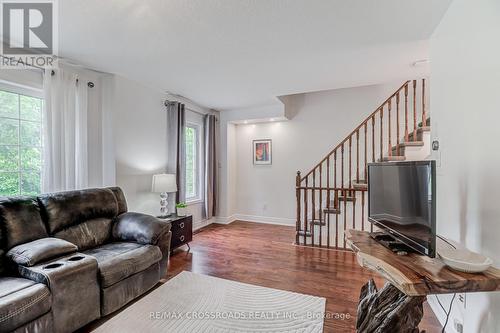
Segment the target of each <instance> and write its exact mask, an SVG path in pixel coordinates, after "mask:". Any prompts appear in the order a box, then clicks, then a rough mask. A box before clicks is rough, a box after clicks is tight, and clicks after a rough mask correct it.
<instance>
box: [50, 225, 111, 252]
mask: <svg viewBox="0 0 500 333" xmlns="http://www.w3.org/2000/svg"><path fill="white" fill-rule="evenodd" d="M112 223H113V221H112V220H111V219H107V218H98V219H92V220H88V221H86V222H83V223H80V224H77V225H74V226H72V227H69V228H66V229H64V230H61V231H59V232H56V233H55V234H54V237H57V238H62V239H64V240H67V241H68V242H70V243H73V244H75V245H76V246H78V249H79V250H80V251H84V250H87V249H90V248H94V247H96V246H99V245H102V244H104V243H105V242H107V241H109V239H110V238H111V228H112Z"/></svg>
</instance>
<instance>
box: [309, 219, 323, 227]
mask: <svg viewBox="0 0 500 333" xmlns="http://www.w3.org/2000/svg"><path fill="white" fill-rule="evenodd" d="M309 223H310V224H312V225H319V226H325V225H326V222H325V221H323V220H321V221H320V220H313V221H309Z"/></svg>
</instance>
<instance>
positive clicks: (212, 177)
mask: <svg viewBox="0 0 500 333" xmlns="http://www.w3.org/2000/svg"><path fill="white" fill-rule="evenodd" d="M216 126H217V124H216V118H215V116H214V115H206V116H205V119H204V126H203V127H204V129H205V140H204V142H205V160H204V162H205V163H204V167H205V168H204V173H203V178H204V198H203V202H204V209H203V216H204V218H206V219H209V218H212V217H213V216H214V215H216V214H217V144H216V142H217V141H216V133H217V131H216Z"/></svg>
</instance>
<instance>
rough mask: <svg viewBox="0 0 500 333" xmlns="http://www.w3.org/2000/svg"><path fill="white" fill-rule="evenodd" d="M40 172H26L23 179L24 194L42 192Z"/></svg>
mask: <svg viewBox="0 0 500 333" xmlns="http://www.w3.org/2000/svg"><path fill="white" fill-rule="evenodd" d="M40 184H41V182H40V173H38V172H24V173H22V180H21V193H22V194H23V195H36V194H39V193H40Z"/></svg>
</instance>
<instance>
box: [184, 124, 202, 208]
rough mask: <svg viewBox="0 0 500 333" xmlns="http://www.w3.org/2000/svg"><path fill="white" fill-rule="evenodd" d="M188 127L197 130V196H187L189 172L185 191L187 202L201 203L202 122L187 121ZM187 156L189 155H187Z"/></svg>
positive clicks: (195, 186) (195, 187)
mask: <svg viewBox="0 0 500 333" xmlns="http://www.w3.org/2000/svg"><path fill="white" fill-rule="evenodd" d="M185 127H186V129H188V128H192V129H194V131H195V162H194V165H195V167H196V169H195V177H194V179H195V183H194V189H195V193H196V195H195V196H192V197H188V196H187V173H186V180H185V193H186V204H195V203H199V202H201V201H202V196H201V191H202V188H201V172H202V165H201V163H202V159H201V154H202V148H201V129H202V126H201V124H198V123H196V122H193V121H186V124H185ZM186 157H187V155H186Z"/></svg>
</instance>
